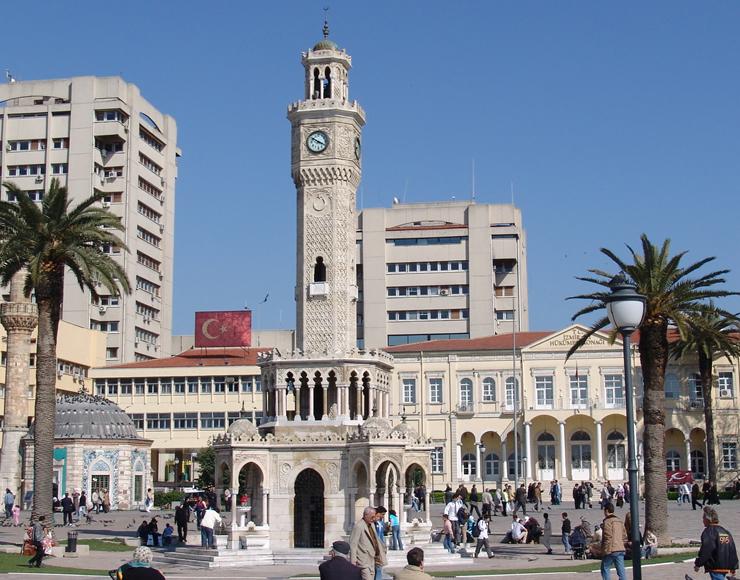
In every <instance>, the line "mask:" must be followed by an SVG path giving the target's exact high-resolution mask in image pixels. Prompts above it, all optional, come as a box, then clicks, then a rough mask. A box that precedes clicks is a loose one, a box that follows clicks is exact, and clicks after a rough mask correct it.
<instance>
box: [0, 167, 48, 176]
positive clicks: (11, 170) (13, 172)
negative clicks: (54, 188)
mask: <svg viewBox="0 0 740 580" xmlns="http://www.w3.org/2000/svg"><path fill="white" fill-rule="evenodd" d="M44 174H46V166H44V165H38V164H37V165H9V166H8V175H9V176H10V177H24V176H27V175H44Z"/></svg>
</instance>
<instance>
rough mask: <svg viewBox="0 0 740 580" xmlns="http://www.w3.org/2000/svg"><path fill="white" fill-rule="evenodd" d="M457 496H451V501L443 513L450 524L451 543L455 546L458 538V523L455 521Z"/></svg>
mask: <svg viewBox="0 0 740 580" xmlns="http://www.w3.org/2000/svg"><path fill="white" fill-rule="evenodd" d="M456 500H457V496H456V495H453V496H452V499H451V500H450V501H449V503H448V504H447V505H446V506H445V510H444V513H445V514H446V515H447V518H448V519H449V520H450V523H451V524H452V542H453V543H454V544H455V545H457V544H458V537H459V524H460V523H459V522H458V521H457V509H458V508H457V501H456Z"/></svg>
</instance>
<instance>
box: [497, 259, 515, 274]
mask: <svg viewBox="0 0 740 580" xmlns="http://www.w3.org/2000/svg"><path fill="white" fill-rule="evenodd" d="M514 266H516V261H515V260H494V261H493V271H494V272H495V273H496V274H499V275H503V274H511V273H512V272H513V271H514Z"/></svg>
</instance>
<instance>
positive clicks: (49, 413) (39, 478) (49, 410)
mask: <svg viewBox="0 0 740 580" xmlns="http://www.w3.org/2000/svg"><path fill="white" fill-rule="evenodd" d="M58 288H59V289H60V292H59V295H58V296H49V295H46V296H44V294H46V292H43V293H41V295H39V290H38V289H37V295H36V302H37V305H38V309H39V330H38V339H37V343H36V405H35V408H34V409H35V410H34V414H35V418H34V440H33V444H34V457H33V459H34V463H33V511H32V513H31V519H32V520H34V521H36V520H37V519H38V518H39V517H40V516H44V517H45V518H46V521H47V522H49V524H51V522H53V519H52V518H53V511H52V498H53V495H52V480H53V477H54V423H55V417H56V382H57V357H56V346H57V330H58V328H59V314H60V306H61V283H59V286H58ZM64 491H65V490H62V489H59V490H58V493H59V494H62V493H64Z"/></svg>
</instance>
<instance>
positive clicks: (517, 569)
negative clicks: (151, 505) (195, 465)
mask: <svg viewBox="0 0 740 580" xmlns="http://www.w3.org/2000/svg"><path fill="white" fill-rule="evenodd" d="M571 507H572V503H570V502H566V504H565V505H563V506H555V507H554V508H552V509H550V510H548V511H549V513H550V514H551V517H552V518H553V523H556V522H558V520H559V519H560V513H561V512H562V511H567V512H568V514H569V516H570V518H571V521H572V522H574V524H575V523H576V522H577V521H578V519H579V517H580V516H584V517H585V518H586V519H588V521H590V522H591V523H592V524H594V523H597V522H599V521H600V520H601V512H600V510H598V509H596V508H593V509H590V510H589V509H586V510H578V511H576V510H573V509H571ZM434 508H438V509H439V510H441V509H442V506H441V505H440V504H435V506H434ZM560 508H564V509H560ZM546 509H547V508H546ZM627 509H628V508H627V506H625V507H624V508H618V510H617V512H618V514H619V515H620V516H621V517H624V514H625V513H626V511H627ZM435 511H437V510H436V509H435ZM719 512H720V518H721V521H722V523H724V524H725V525H726V526H727V527H728V528H729V529H730V531H731V532H733V533H734V535H736V536H737V535H740V501H725V502H723V503H722V505H720V506H719ZM534 514H535V517H537V514H536V512H534ZM154 515H157V516H159V518H160V529H162V528H163V527H164V523H166V522H168V521H169V522H172V512H170V511H163V512H152V513H151V514H144V513H137V512H117V513H110V514H105V515H104V514H100V515H99V516H96V517H97V521H96V522H94V523H92V524H83V525H81V526H79V527H78V528H77V530H78V532H79V539H80V540H85V539H92V538H121V537H129V538H133V537H134V536H135V533H136V527H137V526H138V525H139V523H141V520H142V519H143V517H144V516H148V517H150V518H151V517H152V516H154ZM538 519H540V521H541V517H540V518H538ZM433 521H434V522H435V526H436V520H435V518H433ZM509 522H510V520H509V518H504V517H496V518H494V523H493V531H494V536H495V542H493V543H492V547H493V549H494V552H496V554H497V558H496V559H495V560H488V559H487V558H480V559H478V560H475V561H470V560H468V559H467V558H466V559H465V560H463V557H462V556H461V557H460V564H459V565H458V564H454V563H453V564H449V565H447V564H446V565H444V566H434V565H428V566H427V571H428V572H445V571H449V572H450V576H449V577H454V576H455V574H454V572H455V571H458V572H459V571H464V572H465V573H466V574H471V573H472V574H474V575H475V577H477V578H486V577H489V576H490V575H489V574H487V573H486V572H487V571H490V570H494V571H495V572H496V576H497V577H501V576H502V575H503V576H504V577H514V576H532V575H533V574H537V575H540V576H544V575H547V576H548V577H549V578H553V580H560V579H566V578H569V577H571V576H572V575H573V574H574V572H573V571H568V572H563V573H557V572H556V571H550V572H547V573H546V574H545V573H539V574H538V573H537V572H536V570H537V569H542V568H558V567H565V566H572V565H573V564H581V563H583V561H578V562H574V561H573V560H571V559H570V557H569V556H566V555H565V554H563V549H562V545H561V544H560V542H559V530H560V528H559V522H558V523H556V525H555V526H553V548H554V551H555V553H554V554H553V555H551V556H547V555H546V554H544V549H543V547H542V546H539V545H528V546H513V545H507V544H501V543H499V540H500V539H501V537H502V536H503V534H504V533H505V532H506V531H507V530H508V527H509ZM668 526H669V530H670V534H671V537H672V538H673V541H674V543H676V544H679V545H678V546H676V547H674V548H672V549H671V550H663V552H662V553H663V554H666V553H667V552H671V553H685V552H689V553H690V554H691V555H690V556H687V559H688V558H689V557H691V558H693V555H695V553H696V551H697V549H698V548H697V547H696V546H689V545H688V544H689V542H691V541H696V540H698V539H699V537H700V534H701V530H702V523H701V511H699V510H697V511H693V510H692V509H691V507H690V506H689V505H683V506H677V505H676V503H675V502H670V503H669V520H668ZM68 530H69V528H64V527H61V526H59V527H56V528H55V535H56V537H57V539H58V540H63V539H65V538H66V533H67V531H68ZM21 537H22V531H21V529H20V528H12V527H6V526H4V527H0V545H4V546H6V547H10V546H12V545H18V546H20V541H21ZM328 543H330V539H328V538H327V544H328ZM406 548H407V549H408V546H407V547H406ZM424 548H425V551H426V552H427V553H428V554H434V553H435V552H439V553H441V552H442V546H441V544H439V543H435V544H430V545H428V546H424ZM132 552H133V548H132ZM129 556H130V554H128V553H126V552H93V553H91V554H90V555H86V556H80V557H79V558H53V559H47V560H46V563H47V564H49V565H53V566H60V567H71V568H90V569H98V570H107V569H113V568H116V567H117V566H119V565H121V564H122V563H123V562H125V561H127V559H128V558H129ZM585 562H586V563H593V562H594V561H593V560H588V561H585ZM648 565H649V568H648V570H649V571H650V572H649V578H650V580H668V579H671V580H673V579H678V580H682V579H683V578H684V575H685V574H689V575H690V576H692V577H693V578H695V579H696V580H698V579H699V578H702V577H704V575H703V574H702V573H694V572H693V566H692V564H691V562H684V563H673V564H657V565H650V564H649V563H648ZM161 569H162V571H163V572H164V573H165V575H166V576H167V577H168V578H182V579H186V578H223V579H227V578H247V579H251V578H254V579H257V578H289V577H292V576H296V575H304V576H305V575H315V576H316V577H318V571H317V567H316V566H310V565H293V566H288V565H274V566H252V567H249V566H245V567H239V568H226V569H224V568H221V569H211V570H206V569H202V570H201V569H192V568H186V567H179V566H169V565H166V566H162V567H161ZM393 569H394V568H393V567H388V568H386V572H388V573H390V572H392V571H393ZM506 570H511V573H510V574H506ZM527 570H531V571H530V572H527ZM585 574H586V576H585V577H587V578H588V577H597V576H598V572H596V573H594V572H587V573H585ZM589 575H590V576H589ZM612 575H613V577H614V578H616V574H615V573H614V572H613V573H612ZM629 575H630V577H631V574H629ZM13 576H14V577H16V578H39V577H43V576H39V574H29V573H25V572H24V571H23V569H19V571H18V573H13ZM46 577H51V575H48V576H46ZM57 577H58V576H57Z"/></svg>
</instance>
